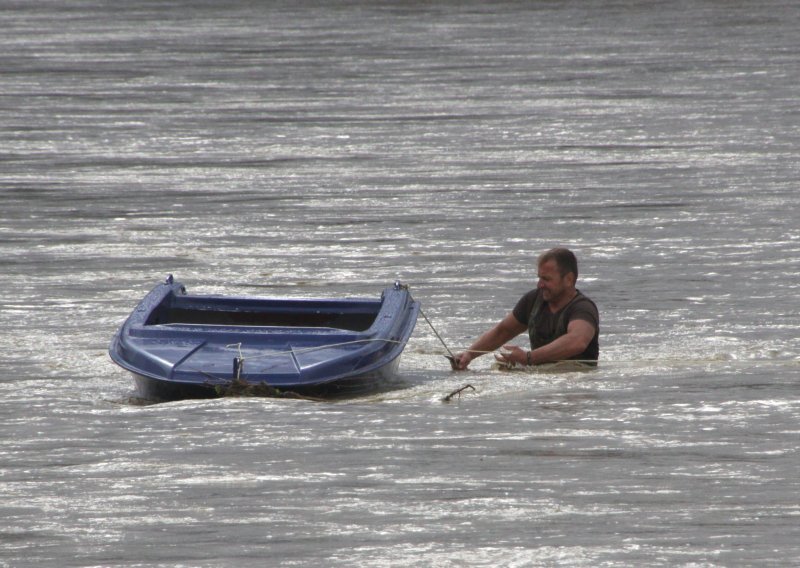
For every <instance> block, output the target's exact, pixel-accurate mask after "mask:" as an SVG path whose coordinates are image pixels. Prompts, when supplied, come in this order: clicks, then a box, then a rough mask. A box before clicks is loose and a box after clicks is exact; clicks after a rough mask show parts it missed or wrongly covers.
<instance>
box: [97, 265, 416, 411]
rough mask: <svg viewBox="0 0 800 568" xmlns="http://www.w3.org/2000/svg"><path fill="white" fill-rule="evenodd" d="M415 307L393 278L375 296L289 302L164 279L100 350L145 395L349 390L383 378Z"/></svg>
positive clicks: (392, 371)
mask: <svg viewBox="0 0 800 568" xmlns="http://www.w3.org/2000/svg"><path fill="white" fill-rule="evenodd" d="M418 313H419V304H418V302H416V301H415V300H413V298H411V295H410V293H409V292H408V290H407V288H406V287H404V286H401V285H400V284H399V283H395V285H394V286H393V287H389V288H386V289H385V290H384V291H383V293H382V294H381V297H380V299H379V300H374V299H366V300H365V299H343V300H329V299H322V300H319V299H317V300H308V299H302V300H297V299H285V298H284V299H274V298H236V297H233V298H231V297H220V296H192V295H189V294H187V293H186V289H185V287H184V286H183V285H182V284H180V283H178V282H174V281H173V280H172V278H171V277H170V278H168V279H167V281H166V282H165V283H164V284H161V285H159V286H157V287H156V288H154V289H153V290H152V291H151V292H150V293H149V294H148V295H147V296H145V298H144V299H143V300H142V301H141V302H140V303H139V305H138V306H137V307H136V309H134V311H133V312H132V314H131V315H130V316H129V317H128V319H127V320H126V321H125V322H124V323H123V324H122V326H120V328H119V330H118V331H117V333H116V334H115V336H114V338H113V340H112V342H111V346H110V347H109V355H110V356H111V358H112V360H113V361H114V362H115V363H117V364H118V365H120V366H121V367H123V368H125V369H127V370H128V371H130V372H131V373H132V375H133V377H134V381H135V384H136V389H137V395H138V396H139V397H141V398H144V399H147V400H153V401H169V400H179V399H186V398H214V397H218V396H224V395H226V394H241V393H243V392H244V393H247V392H258V393H260V394H264V393H271V394H276V395H286V394H287V393H295V394H298V395H306V396H315V397H319V396H323V397H338V396H347V395H356V394H363V393H366V392H370V391H374V390H377V389H382V388H387V387H388V386H390V385H391V384H392V380H393V379H394V378H395V377H396V373H397V369H398V366H399V363H400V355H401V353H402V351H403V348H404V347H405V344H406V343H407V341H408V339H409V336H410V335H411V332H412V331H413V328H414V325H415V323H416V318H417V315H418ZM243 386H244V387H257V388H253V389H250V390H248V389H243V388H242V387H243Z"/></svg>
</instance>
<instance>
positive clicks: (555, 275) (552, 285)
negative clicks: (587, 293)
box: [537, 260, 572, 302]
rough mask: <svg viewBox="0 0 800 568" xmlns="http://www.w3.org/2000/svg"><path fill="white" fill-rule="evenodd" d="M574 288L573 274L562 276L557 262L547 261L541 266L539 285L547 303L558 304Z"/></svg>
mask: <svg viewBox="0 0 800 568" xmlns="http://www.w3.org/2000/svg"><path fill="white" fill-rule="evenodd" d="M571 286H572V273H568V274H566V275H565V276H561V272H559V270H558V266H557V265H556V261H555V260H547V261H545V262H543V263H542V264H540V265H539V283H538V285H537V287H538V288H539V290H541V291H542V297H543V298H544V300H545V301H546V302H558V301H559V300H560V299H561V298H562V297H563V296H564V294H566V293H567V292H568V291H569V289H570V288H571Z"/></svg>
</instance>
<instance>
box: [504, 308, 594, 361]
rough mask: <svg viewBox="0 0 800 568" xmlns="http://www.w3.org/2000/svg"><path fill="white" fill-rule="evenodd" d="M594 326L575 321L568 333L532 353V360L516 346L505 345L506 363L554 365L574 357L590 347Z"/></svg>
mask: <svg viewBox="0 0 800 568" xmlns="http://www.w3.org/2000/svg"><path fill="white" fill-rule="evenodd" d="M594 332H595V329H594V326H593V325H592V324H591V323H589V322H588V321H586V320H583V319H574V320H572V321H571V322H569V325H568V326H567V333H565V334H564V335H562V336H561V337H557V338H556V339H554V340H553V341H551V342H550V343H548V344H547V345H542V346H541V347H539V348H538V349H534V350H533V351H531V352H530V353H531V356H530V360H528V352H527V351H526V350H524V349H521V348H519V347H517V346H515V345H505V346H504V349H506V350H508V351H509V353H508V354H506V355H505V357H504V358H503V359H504V360H505V361H509V362H514V363H518V364H520V365H527V364H529V363H530V364H532V365H539V364H541V363H554V362H556V361H564V360H566V359H569V358H570V357H574V356H575V355H578V354H580V353H583V351H584V350H585V349H586V348H587V347H588V346H589V343H591V341H592V338H593V337H594Z"/></svg>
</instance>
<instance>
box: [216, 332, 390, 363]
mask: <svg viewBox="0 0 800 568" xmlns="http://www.w3.org/2000/svg"><path fill="white" fill-rule="evenodd" d="M377 341H381V342H383V343H396V344H400V345H402V344H404V342H403V341H397V340H396V339H383V338H371V339H354V340H353V341H342V342H341V343H328V344H326V345H315V346H313V347H303V348H302V349H287V350H285V351H269V352H265V353H262V354H260V355H249V356H248V357H247V359H248V360H251V359H261V358H263V357H274V356H276V355H297V354H300V353H308V352H311V351H320V350H322V349H329V348H331V347H343V346H345V345H354V344H356V343H371V342H377ZM225 347H228V348H231V347H236V348H237V349H238V350H239V358H240V359H241V360H242V361H244V360H245V357H244V356H243V355H242V344H241V343H233V344H231V345H226V346H225Z"/></svg>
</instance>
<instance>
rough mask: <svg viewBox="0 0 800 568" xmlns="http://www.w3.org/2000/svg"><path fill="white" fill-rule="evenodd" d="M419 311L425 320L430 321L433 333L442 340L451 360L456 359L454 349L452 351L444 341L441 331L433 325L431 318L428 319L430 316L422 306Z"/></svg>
mask: <svg viewBox="0 0 800 568" xmlns="http://www.w3.org/2000/svg"><path fill="white" fill-rule="evenodd" d="M419 313H421V314H422V317H423V318H425V321H426V322H428V325H429V326H430V327H431V330H432V331H433V334H434V335H435V336H436V339H438V340H439V341H440V342H441V344H442V345H444V348H445V351H447V353H448V355H450V358H451V360H453V361H455V358H456V356H455V355H454V354H453V352H452V351H450V348H449V347H448V346H447V343H445V342H444V339H442V336H441V335H439V332H438V331H436V328H435V327H433V324H432V323H431V320H429V319H428V316H426V315H425V312H423V311H422V308H420V309H419Z"/></svg>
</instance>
